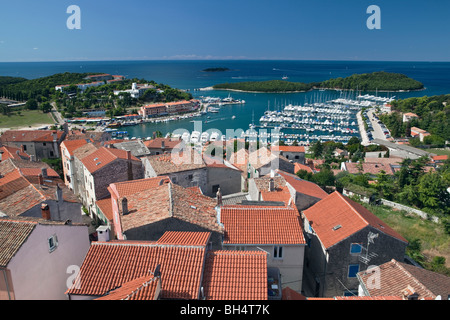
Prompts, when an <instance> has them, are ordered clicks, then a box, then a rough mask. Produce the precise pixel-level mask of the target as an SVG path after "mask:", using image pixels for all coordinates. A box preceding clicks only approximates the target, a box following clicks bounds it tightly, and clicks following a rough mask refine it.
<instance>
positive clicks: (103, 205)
mask: <svg viewBox="0 0 450 320" xmlns="http://www.w3.org/2000/svg"><path fill="white" fill-rule="evenodd" d="M111 201H112V200H111V198H106V199H102V200H97V202H95V204H96V205H97V207H98V208H99V209H100V211H101V212H102V213H103V215H104V216H105V217H106V218H107V219H108V220H109V221H113V218H114V217H113V210H112V202H111Z"/></svg>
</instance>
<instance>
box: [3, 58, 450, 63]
mask: <svg viewBox="0 0 450 320" xmlns="http://www.w3.org/2000/svg"><path fill="white" fill-rule="evenodd" d="M130 61H131V62H133V61H136V62H148V61H167V62H174V61H199V62H213V61H329V62H342V61H343V62H422V63H435V62H436V63H450V60H390V59H388V60H371V59H367V60H364V59H295V58H242V57H239V58H214V59H208V58H192V59H189V58H183V59H179V58H145V59H144V58H142V59H141V58H134V59H133V58H131V59H104V60H98V59H92V60H81V59H80V60H71V59H69V60H29V61H27V60H18V61H0V63H43V62H48V63H56V62H130Z"/></svg>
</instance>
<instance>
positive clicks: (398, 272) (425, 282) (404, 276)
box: [359, 259, 450, 299]
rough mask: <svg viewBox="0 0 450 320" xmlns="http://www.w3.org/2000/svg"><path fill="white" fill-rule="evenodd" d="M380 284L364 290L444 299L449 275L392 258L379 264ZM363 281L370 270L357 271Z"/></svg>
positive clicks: (447, 288)
mask: <svg viewBox="0 0 450 320" xmlns="http://www.w3.org/2000/svg"><path fill="white" fill-rule="evenodd" d="M378 272H379V273H378V274H379V276H380V282H381V284H382V285H381V286H379V288H367V287H365V290H367V291H368V293H369V294H370V295H371V296H390V295H393V296H399V297H403V294H402V293H403V291H405V290H406V289H409V290H408V291H413V292H410V293H414V292H415V293H417V294H418V295H419V299H422V298H425V299H426V298H432V299H435V298H436V297H437V296H438V295H441V297H442V298H444V299H446V298H447V296H448V294H449V292H450V277H447V276H445V275H442V274H439V273H436V272H432V271H429V270H425V269H422V268H420V267H415V266H412V265H409V264H406V263H402V262H399V261H396V260H394V259H392V260H391V261H389V262H386V263H384V264H382V265H380V266H379V270H378ZM359 276H360V277H361V280H362V281H363V283H367V279H368V278H369V277H370V276H371V272H370V270H369V271H367V270H365V271H361V272H360V273H359Z"/></svg>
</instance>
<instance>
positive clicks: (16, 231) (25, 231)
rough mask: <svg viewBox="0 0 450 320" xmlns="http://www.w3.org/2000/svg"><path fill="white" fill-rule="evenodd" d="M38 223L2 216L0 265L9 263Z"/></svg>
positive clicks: (0, 225)
mask: <svg viewBox="0 0 450 320" xmlns="http://www.w3.org/2000/svg"><path fill="white" fill-rule="evenodd" d="M36 225H37V223H36V222H29V221H17V220H13V219H8V218H0V267H6V266H7V265H8V263H9V262H10V261H11V259H12V258H13V257H14V255H15V254H16V253H17V251H18V250H19V249H20V247H21V246H22V244H23V243H24V242H25V241H26V240H27V239H28V236H29V235H30V234H31V232H32V231H33V230H34V227H35V226H36Z"/></svg>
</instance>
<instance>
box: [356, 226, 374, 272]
mask: <svg viewBox="0 0 450 320" xmlns="http://www.w3.org/2000/svg"><path fill="white" fill-rule="evenodd" d="M376 238H378V233H373V232H369V234H368V235H367V246H366V248H364V247H362V246H361V249H362V251H363V253H362V254H361V255H360V256H359V261H361V262H362V263H364V264H365V265H368V264H369V262H370V260H372V259H373V258H375V257H377V256H378V255H377V254H376V253H375V252H370V251H369V246H370V244H371V243H375V241H374V240H375V239H376Z"/></svg>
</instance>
